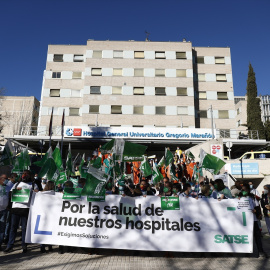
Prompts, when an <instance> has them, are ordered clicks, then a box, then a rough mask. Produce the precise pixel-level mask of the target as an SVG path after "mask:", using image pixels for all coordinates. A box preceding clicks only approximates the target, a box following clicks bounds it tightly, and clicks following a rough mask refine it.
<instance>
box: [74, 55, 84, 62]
mask: <svg viewBox="0 0 270 270" xmlns="http://www.w3.org/2000/svg"><path fill="white" fill-rule="evenodd" d="M83 61H84V58H83V54H74V57H73V62H83Z"/></svg>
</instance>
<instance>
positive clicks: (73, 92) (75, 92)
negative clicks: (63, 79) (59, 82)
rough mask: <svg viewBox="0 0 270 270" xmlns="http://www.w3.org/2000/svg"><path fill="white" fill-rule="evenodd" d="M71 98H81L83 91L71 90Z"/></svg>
mask: <svg viewBox="0 0 270 270" xmlns="http://www.w3.org/2000/svg"><path fill="white" fill-rule="evenodd" d="M71 96H72V97H80V96H81V91H80V90H71Z"/></svg>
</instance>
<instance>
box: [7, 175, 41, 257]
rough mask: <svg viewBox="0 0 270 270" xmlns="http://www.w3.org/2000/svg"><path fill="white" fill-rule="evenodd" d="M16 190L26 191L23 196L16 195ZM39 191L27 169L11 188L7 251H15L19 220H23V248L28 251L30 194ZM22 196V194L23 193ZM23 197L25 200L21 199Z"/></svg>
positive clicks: (24, 251)
mask: <svg viewBox="0 0 270 270" xmlns="http://www.w3.org/2000/svg"><path fill="white" fill-rule="evenodd" d="M14 190H16V191H24V192H22V194H23V197H20V195H19V196H18V197H15V196H14V194H16V193H15V192H14ZM33 190H34V191H36V192H38V187H37V185H35V184H34V183H33V181H32V176H31V172H30V171H29V170H25V171H24V172H23V174H22V178H21V181H19V182H18V183H17V184H16V185H14V186H13V187H12V189H11V191H12V201H13V204H12V209H11V228H10V237H9V241H8V244H7V247H6V249H5V250H4V252H5V253H8V252H12V251H13V245H14V242H15V237H16V234H17V229H18V226H19V222H20V221H21V226H22V250H23V253H26V252H27V245H26V243H25V234H26V225H27V219H28V214H29V207H30V196H31V194H32V192H33ZM21 196H22V195H21ZM22 198H23V200H21V199H22Z"/></svg>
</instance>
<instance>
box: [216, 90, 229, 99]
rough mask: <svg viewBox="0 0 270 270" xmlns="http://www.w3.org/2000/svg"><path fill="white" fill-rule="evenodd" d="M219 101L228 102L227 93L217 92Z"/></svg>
mask: <svg viewBox="0 0 270 270" xmlns="http://www.w3.org/2000/svg"><path fill="white" fill-rule="evenodd" d="M217 99H218V100H227V99H228V95H227V92H217Z"/></svg>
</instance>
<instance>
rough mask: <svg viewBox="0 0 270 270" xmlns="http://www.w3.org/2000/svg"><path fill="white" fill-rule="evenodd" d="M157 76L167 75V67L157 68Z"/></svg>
mask: <svg viewBox="0 0 270 270" xmlns="http://www.w3.org/2000/svg"><path fill="white" fill-rule="evenodd" d="M155 76H156V77H165V69H156V70H155Z"/></svg>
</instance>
